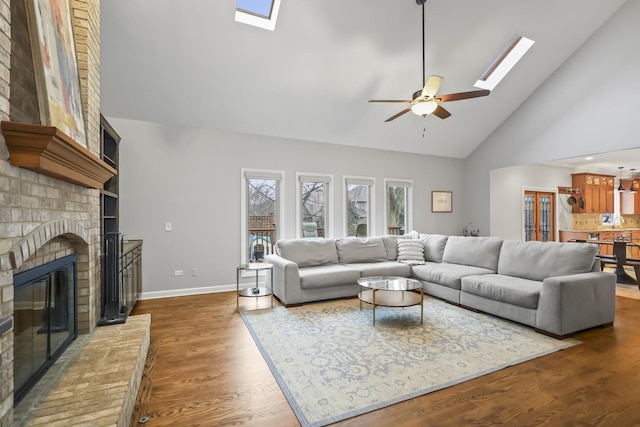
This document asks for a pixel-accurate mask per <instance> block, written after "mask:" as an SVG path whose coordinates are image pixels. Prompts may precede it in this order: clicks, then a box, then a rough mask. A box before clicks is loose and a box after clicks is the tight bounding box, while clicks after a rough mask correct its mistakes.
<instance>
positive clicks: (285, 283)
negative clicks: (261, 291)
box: [264, 255, 303, 305]
mask: <svg viewBox="0 0 640 427" xmlns="http://www.w3.org/2000/svg"><path fill="white" fill-rule="evenodd" d="M264 260H265V262H268V263H269V264H272V265H273V283H272V286H273V294H274V295H275V296H276V297H278V299H279V300H280V301H281V302H282V303H283V304H285V305H290V304H301V303H302V302H303V301H302V287H301V286H300V275H299V274H298V264H296V263H295V262H293V261H289V260H288V259H284V258H282V257H281V256H279V255H267V256H266V257H265V259H264Z"/></svg>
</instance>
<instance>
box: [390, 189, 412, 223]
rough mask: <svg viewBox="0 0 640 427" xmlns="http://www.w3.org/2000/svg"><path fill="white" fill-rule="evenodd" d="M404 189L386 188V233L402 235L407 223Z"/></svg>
mask: <svg viewBox="0 0 640 427" xmlns="http://www.w3.org/2000/svg"><path fill="white" fill-rule="evenodd" d="M407 192H408V188H406V187H387V232H388V233H389V234H404V233H405V230H406V228H405V225H406V223H407V221H406V219H407V209H406V208H407Z"/></svg>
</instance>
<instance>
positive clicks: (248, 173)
mask: <svg viewBox="0 0 640 427" xmlns="http://www.w3.org/2000/svg"><path fill="white" fill-rule="evenodd" d="M254 178H255V179H275V180H279V181H280V182H279V184H278V190H277V197H278V201H277V206H278V212H277V214H276V218H277V219H276V221H277V224H276V237H277V238H283V237H284V236H283V233H284V224H285V221H284V216H285V214H284V207H285V200H284V199H285V197H284V195H285V192H284V184H285V181H284V180H285V173H284V171H281V170H268V169H248V168H242V169H240V264H244V263H247V262H249V259H248V257H247V254H248V253H249V248H248V247H247V242H248V241H249V235H248V233H249V230H248V225H249V212H248V209H249V206H248V195H247V179H254ZM276 240H277V239H276ZM274 243H275V242H274ZM248 273H250V274H255V273H253V272H248ZM243 277H244V273H243Z"/></svg>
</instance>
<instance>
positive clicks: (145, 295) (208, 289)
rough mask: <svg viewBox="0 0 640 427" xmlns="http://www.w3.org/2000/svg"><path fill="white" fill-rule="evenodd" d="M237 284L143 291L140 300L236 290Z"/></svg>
mask: <svg viewBox="0 0 640 427" xmlns="http://www.w3.org/2000/svg"><path fill="white" fill-rule="evenodd" d="M235 290H236V285H223V286H204V287H201V288H186V289H171V290H169V291H155V292H142V294H141V295H140V298H138V299H139V300H145V299H158V298H171V297H184V296H187V295H200V294H212V293H215V292H229V291H235Z"/></svg>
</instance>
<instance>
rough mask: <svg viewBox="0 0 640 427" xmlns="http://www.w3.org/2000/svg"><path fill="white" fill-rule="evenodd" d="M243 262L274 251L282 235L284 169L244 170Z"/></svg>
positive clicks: (260, 257) (251, 260)
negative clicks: (281, 192) (281, 213)
mask: <svg viewBox="0 0 640 427" xmlns="http://www.w3.org/2000/svg"><path fill="white" fill-rule="evenodd" d="M242 177H243V183H242V216H243V221H242V244H241V250H242V257H241V259H242V262H254V261H259V260H261V259H263V258H264V256H266V255H269V254H272V253H273V249H274V245H275V243H276V240H277V239H278V236H279V235H280V230H281V224H282V218H280V216H281V215H280V212H281V211H282V206H283V200H282V199H283V198H282V197H281V194H280V185H281V181H282V180H283V178H284V173H283V172H277V171H258V170H243V171H242Z"/></svg>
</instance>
